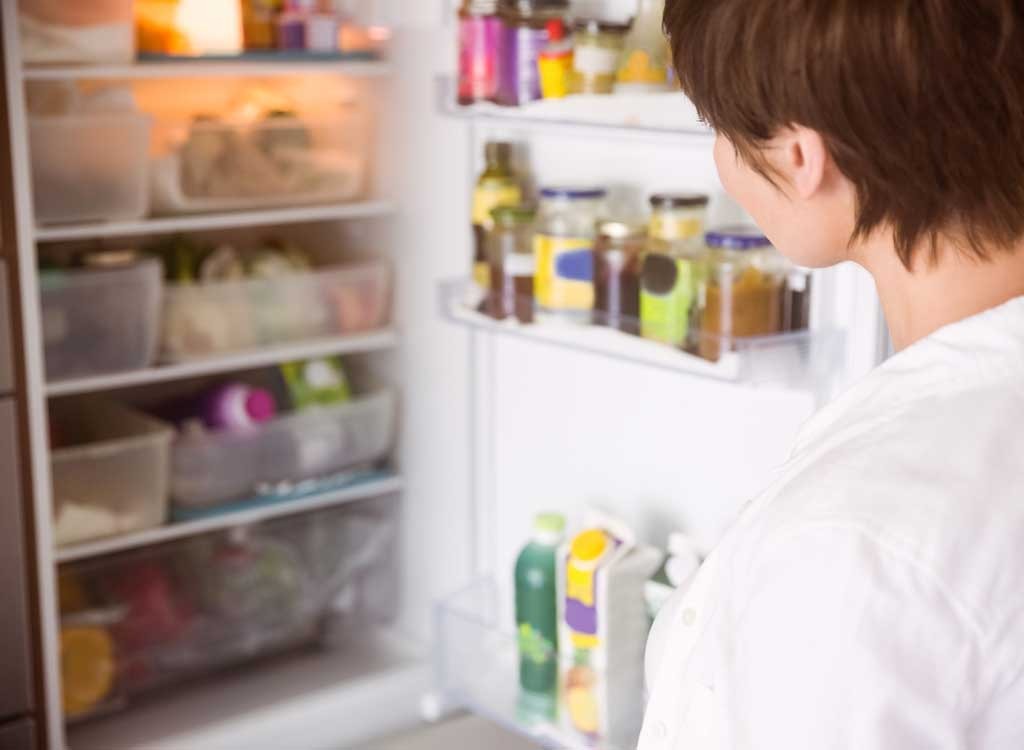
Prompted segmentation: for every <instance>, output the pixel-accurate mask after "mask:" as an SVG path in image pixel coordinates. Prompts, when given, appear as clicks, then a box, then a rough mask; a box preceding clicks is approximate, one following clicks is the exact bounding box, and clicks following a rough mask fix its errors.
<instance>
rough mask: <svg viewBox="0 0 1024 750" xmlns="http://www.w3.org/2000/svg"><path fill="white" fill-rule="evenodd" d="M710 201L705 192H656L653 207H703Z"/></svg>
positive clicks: (653, 197)
mask: <svg viewBox="0 0 1024 750" xmlns="http://www.w3.org/2000/svg"><path fill="white" fill-rule="evenodd" d="M708 201H709V198H708V196H706V195H704V193H655V194H654V195H652V196H651V208H703V207H704V206H706V205H708Z"/></svg>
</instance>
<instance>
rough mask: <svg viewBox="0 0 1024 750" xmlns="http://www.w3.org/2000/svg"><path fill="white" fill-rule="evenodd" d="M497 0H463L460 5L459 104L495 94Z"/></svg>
mask: <svg viewBox="0 0 1024 750" xmlns="http://www.w3.org/2000/svg"><path fill="white" fill-rule="evenodd" d="M500 40H501V18H499V17H498V0H464V1H463V3H462V5H461V6H460V8H459V92H458V96H459V104H473V103H475V102H484V101H493V100H494V99H496V98H497V96H498V53H499V49H498V44H499V42H500Z"/></svg>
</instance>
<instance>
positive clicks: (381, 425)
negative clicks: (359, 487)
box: [171, 391, 395, 509]
mask: <svg viewBox="0 0 1024 750" xmlns="http://www.w3.org/2000/svg"><path fill="white" fill-rule="evenodd" d="M394 428H395V397H394V394H392V393H391V392H389V391H380V392H378V393H374V394H372V395H369V396H364V397H361V398H358V399H356V400H355V401H351V402H349V403H345V404H339V405H337V406H329V407H321V408H311V409H307V410H304V411H300V412H295V413H293V414H287V415H284V416H282V417H279V418H277V419H275V420H272V421H270V422H267V423H265V424H264V425H262V426H261V427H259V428H258V429H256V430H253V431H248V432H230V433H229V432H218V433H213V432H207V433H199V434H187V435H184V436H182V437H181V438H179V439H178V440H177V441H176V442H175V444H174V455H173V479H172V482H171V495H172V498H173V502H174V504H175V505H177V506H181V507H183V508H186V509H196V508H203V507H212V506H216V505H218V504H221V503H228V502H232V501H236V500H240V499H247V498H253V497H258V496H261V495H269V496H272V495H274V494H286V493H288V492H290V491H293V489H294V487H295V485H297V484H299V483H300V482H302V481H303V480H306V479H313V478H319V477H324V476H327V475H330V474H334V473H339V472H341V471H344V470H347V469H353V468H356V467H361V466H363V465H366V464H370V463H373V462H375V461H378V460H380V459H382V458H384V457H385V456H386V455H387V453H388V451H389V449H390V448H391V444H392V441H393V438H394Z"/></svg>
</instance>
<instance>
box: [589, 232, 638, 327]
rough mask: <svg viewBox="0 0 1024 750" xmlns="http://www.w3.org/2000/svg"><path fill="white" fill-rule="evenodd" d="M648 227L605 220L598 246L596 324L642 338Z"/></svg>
mask: <svg viewBox="0 0 1024 750" xmlns="http://www.w3.org/2000/svg"><path fill="white" fill-rule="evenodd" d="M646 240H647V227H645V226H644V225H643V224H638V223H635V222H629V221H602V222H599V223H598V225H597V243H596V244H595V245H594V315H593V322H594V324H595V325H603V326H608V327H609V328H617V329H618V330H620V331H624V332H626V333H631V334H634V335H639V333H640V330H639V322H640V321H639V319H640V270H641V265H642V262H643V254H644V246H645V244H646Z"/></svg>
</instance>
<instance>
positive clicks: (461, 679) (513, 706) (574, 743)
mask: <svg viewBox="0 0 1024 750" xmlns="http://www.w3.org/2000/svg"><path fill="white" fill-rule="evenodd" d="M503 593H504V594H507V596H503ZM512 598H513V597H512V592H511V591H504V592H503V590H502V589H501V588H500V587H498V585H497V584H496V583H495V581H494V580H493V579H481V580H478V581H476V582H474V583H473V584H472V585H470V586H468V587H467V588H466V589H464V590H463V591H461V592H459V593H457V594H455V595H454V596H452V597H450V598H448V599H446V600H444V601H442V602H441V603H440V604H438V606H437V617H436V620H435V623H436V625H437V634H436V635H437V644H438V654H437V660H436V662H435V663H436V667H437V672H438V673H437V680H438V684H439V686H440V689H441V690H442V692H443V695H444V697H445V699H446V700H447V701H449V702H450V704H451V705H453V706H459V707H463V708H467V709H470V710H472V711H473V712H474V713H476V714H479V715H481V716H484V717H485V718H487V719H490V720H491V721H493V722H494V723H496V724H499V725H501V726H504V727H506V728H508V729H510V730H512V731H514V732H518V733H520V734H524V735H527V736H529V737H531V738H532V739H533V740H535V741H536V742H537V744H539V745H541V746H543V747H558V748H566V750H577V749H578V750H628V749H629V748H635V747H636V743H637V739H638V737H639V734H640V726H641V722H642V716H641V715H640V713H639V712H637V713H636V714H627V713H625V712H624V711H621V710H617V709H618V706H617V705H616V702H615V701H614V698H613V696H614V695H615V685H614V680H615V674H614V673H613V672H605V671H603V670H597V669H593V668H590V667H586V666H581V665H578V664H576V663H574V662H573V660H572V659H571V658H570V657H565V656H562V657H561V658H560V657H558V656H553V657H550V661H551V663H550V664H549V666H550V668H551V672H552V674H556V675H557V684H556V685H554V686H553V687H552V690H551V691H550V693H547V694H540V693H531V692H526V691H524V690H522V688H521V687H520V684H519V665H520V654H519V642H518V638H517V636H516V632H515V626H514V622H513V616H512V611H511V609H512V607H511V602H512ZM543 666H544V663H543V662H537V661H534V662H533V667H534V668H535V669H538V668H540V667H543Z"/></svg>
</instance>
